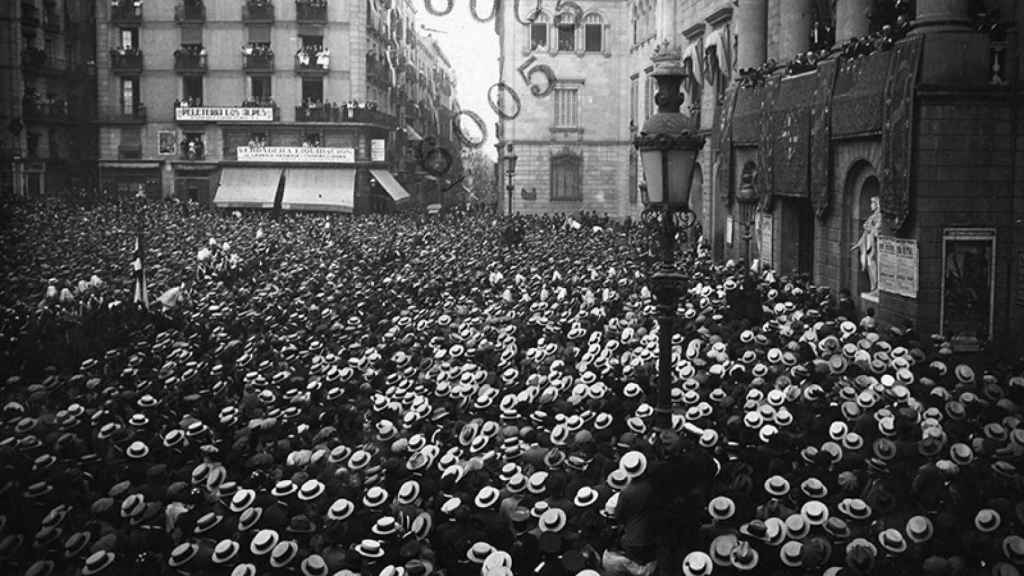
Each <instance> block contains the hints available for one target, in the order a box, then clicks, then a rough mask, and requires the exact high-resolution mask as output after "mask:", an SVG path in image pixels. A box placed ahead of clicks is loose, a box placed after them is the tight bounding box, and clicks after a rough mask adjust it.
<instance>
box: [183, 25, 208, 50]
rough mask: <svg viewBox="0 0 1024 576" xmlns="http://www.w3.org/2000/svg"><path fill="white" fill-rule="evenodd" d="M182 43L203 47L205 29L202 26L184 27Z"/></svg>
mask: <svg viewBox="0 0 1024 576" xmlns="http://www.w3.org/2000/svg"><path fill="white" fill-rule="evenodd" d="M181 43H182V44H184V45H188V44H200V45H201V44H202V43H203V28H202V27H201V26H182V27H181Z"/></svg>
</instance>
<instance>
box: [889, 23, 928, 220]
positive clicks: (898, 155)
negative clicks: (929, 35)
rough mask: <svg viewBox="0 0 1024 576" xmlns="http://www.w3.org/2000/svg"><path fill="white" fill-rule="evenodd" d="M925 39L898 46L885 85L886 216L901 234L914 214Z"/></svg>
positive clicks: (919, 38)
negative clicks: (917, 99) (917, 107)
mask: <svg viewBox="0 0 1024 576" xmlns="http://www.w3.org/2000/svg"><path fill="white" fill-rule="evenodd" d="M923 44H924V37H923V36H911V37H910V38H907V39H906V40H903V41H901V42H900V43H899V44H897V45H896V49H895V54H894V56H893V59H892V64H891V66H892V67H891V68H890V70H889V80H888V82H887V83H886V85H885V106H884V112H883V114H884V119H883V124H882V192H881V199H880V200H881V204H882V215H883V216H884V217H885V221H886V223H887V224H888V225H889V229H890V230H891V231H893V232H897V231H899V230H900V229H901V228H902V227H903V224H904V223H905V222H906V220H907V216H908V215H909V213H910V171H911V164H912V162H913V154H914V150H913V143H914V90H915V87H916V86H917V74H918V69H919V68H920V64H921V47H922V45H923Z"/></svg>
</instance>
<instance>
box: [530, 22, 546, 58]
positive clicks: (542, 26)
mask: <svg viewBox="0 0 1024 576" xmlns="http://www.w3.org/2000/svg"><path fill="white" fill-rule="evenodd" d="M547 46H548V17H547V16H545V15H544V14H540V15H538V16H537V19H536V20H534V21H533V24H530V50H536V49H537V48H547Z"/></svg>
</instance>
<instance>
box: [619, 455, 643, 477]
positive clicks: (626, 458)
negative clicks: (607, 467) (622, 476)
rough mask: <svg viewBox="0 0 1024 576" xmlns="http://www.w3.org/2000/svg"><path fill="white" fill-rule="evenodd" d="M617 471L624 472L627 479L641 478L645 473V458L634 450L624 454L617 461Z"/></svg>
mask: <svg viewBox="0 0 1024 576" xmlns="http://www.w3.org/2000/svg"><path fill="white" fill-rule="evenodd" d="M619 469H620V470H623V471H625V472H626V475H627V476H629V478H637V477H639V476H643V474H644V472H646V471H647V457H646V456H644V455H643V453H642V452H638V451H636V450H631V451H629V452H626V453H625V454H623V455H622V458H620V459H619Z"/></svg>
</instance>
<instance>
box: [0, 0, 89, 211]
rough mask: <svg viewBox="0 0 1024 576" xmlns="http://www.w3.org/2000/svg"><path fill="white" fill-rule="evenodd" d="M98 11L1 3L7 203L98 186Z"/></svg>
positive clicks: (47, 0)
mask: <svg viewBox="0 0 1024 576" xmlns="http://www.w3.org/2000/svg"><path fill="white" fill-rule="evenodd" d="M93 5H94V0H17V1H15V0H10V1H8V2H3V3H0V46H2V48H0V126H2V128H0V196H5V195H14V196H25V197H38V196H41V195H47V194H49V195H53V194H58V193H63V192H70V191H71V190H72V189H76V188H78V189H84V188H90V187H92V186H94V185H95V179H94V178H95V170H94V168H95V164H96V156H95V154H96V126H95V120H96V114H95V110H96V96H95V95H96V89H95V82H96V76H95V72H96V70H95V66H94V62H93V58H94V55H95V33H94V30H95V17H94V12H93Z"/></svg>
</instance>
